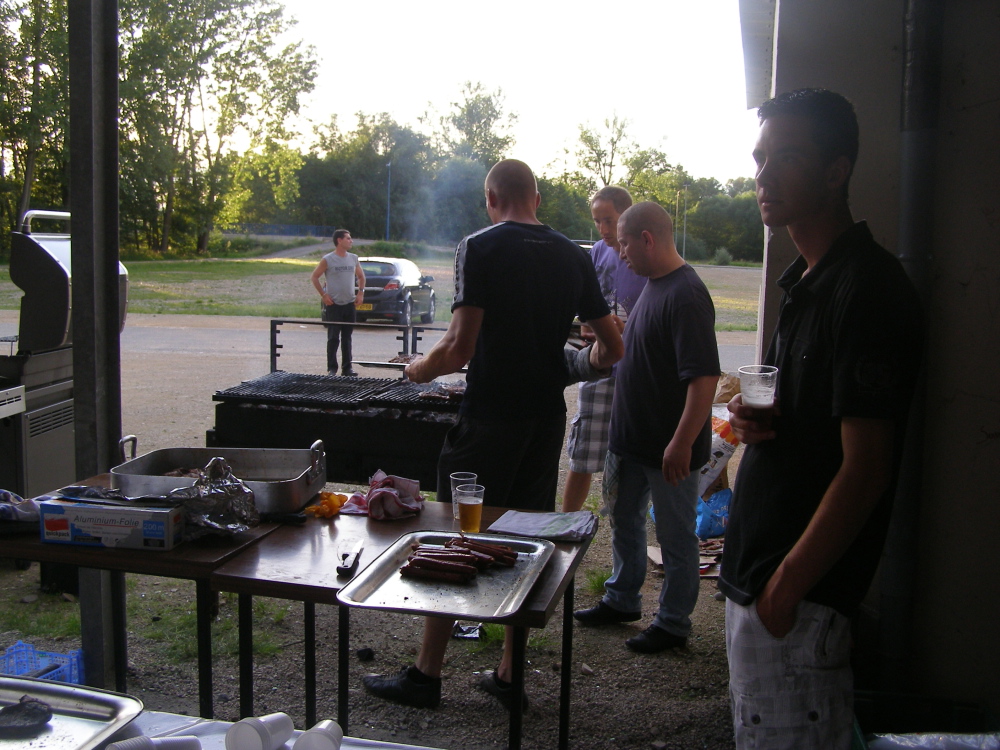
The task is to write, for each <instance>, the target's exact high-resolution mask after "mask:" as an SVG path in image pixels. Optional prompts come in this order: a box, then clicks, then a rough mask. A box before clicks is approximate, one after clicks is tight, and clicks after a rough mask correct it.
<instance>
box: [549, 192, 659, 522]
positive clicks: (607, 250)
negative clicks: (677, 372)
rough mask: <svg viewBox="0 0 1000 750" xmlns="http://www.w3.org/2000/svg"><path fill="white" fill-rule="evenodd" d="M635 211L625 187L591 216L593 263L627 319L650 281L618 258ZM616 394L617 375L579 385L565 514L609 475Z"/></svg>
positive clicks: (603, 197) (611, 301)
mask: <svg viewBox="0 0 1000 750" xmlns="http://www.w3.org/2000/svg"><path fill="white" fill-rule="evenodd" d="M631 205H632V196H631V195H629V193H628V191H627V190H626V189H625V188H620V187H605V188H602V189H600V190H598V191H597V192H596V193H595V194H594V197H593V198H592V199H591V201H590V214H591V216H593V217H594V226H595V227H597V231H598V232H600V234H601V239H600V240H598V241H597V242H596V243H595V244H594V247H593V248H591V250H590V257H591V259H592V260H593V261H594V268H595V269H596V270H597V279H598V281H599V282H600V284H601V293H602V294H603V295H604V299H605V300H606V301H607V303H608V307H609V308H611V312H612V314H614V315H619V316H621V317H622V318H624V317H626V316H627V315H628V313H630V312H631V311H632V306H633V305H634V304H635V301H636V300H637V299H639V294H640V292H642V289H643V287H644V286H646V279H644V278H643V277H642V276H639V275H638V274H636V273H634V272H633V271H632V269H630V268H629V267H628V264H627V263H626V262H625V261H624V260H622V259H621V257H620V256H619V245H618V218H619V217H620V216H621V215H622V213H623V212H624V211H625V209H627V208H628V207H629V206H631ZM586 330H587V329H585V335H586ZM614 392H615V377H614V374H613V373H612V375H611V377H607V378H603V379H601V380H594V381H590V382H583V383H580V393H579V400H578V402H577V412H576V416H575V417H573V422H572V424H571V425H570V431H569V438H568V439H567V440H566V453H567V454H568V455H569V472H568V473H567V474H566V488H565V489H564V490H563V501H562V509H563V512H564V513H568V512H570V511H575V510H580V509H581V508H582V507H583V503H584V502H585V501H586V499H587V494H588V493H589V492H590V480H591V476H592V475H593V474H594V472H596V471H602V470H603V469H604V458H605V456H606V455H607V452H608V426H609V425H610V424H611V399H612V396H613V395H614Z"/></svg>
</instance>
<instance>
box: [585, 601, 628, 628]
mask: <svg viewBox="0 0 1000 750" xmlns="http://www.w3.org/2000/svg"><path fill="white" fill-rule="evenodd" d="M573 618H574V619H575V620H576V621H577V622H579V623H580V624H581V625H613V624H614V623H616V622H635V621H636V620H640V619H642V612H622V611H621V610H620V609H615V608H614V607H612V606H611V605H610V604H605V603H604V602H603V601H601V602H598V603H597V606H596V607H591V608H590V609H578V610H577V611H576V612H574V613H573Z"/></svg>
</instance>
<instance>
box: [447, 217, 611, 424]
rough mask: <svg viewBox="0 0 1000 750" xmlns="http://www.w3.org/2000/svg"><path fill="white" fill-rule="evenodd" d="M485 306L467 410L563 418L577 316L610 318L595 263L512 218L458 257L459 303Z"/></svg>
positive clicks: (547, 231) (490, 415)
mask: <svg viewBox="0 0 1000 750" xmlns="http://www.w3.org/2000/svg"><path fill="white" fill-rule="evenodd" d="M462 305H471V306H473V307H480V308H482V309H483V324H482V328H481V329H480V332H479V338H478V339H477V341H476V351H475V354H474V355H473V357H472V361H471V362H470V363H469V373H468V377H467V378H466V380H467V381H468V388H467V390H466V392H465V398H464V399H463V401H462V413H463V414H467V415H469V416H473V417H477V418H481V419H524V418H527V417H541V416H548V415H553V414H564V413H565V412H566V403H565V401H564V400H563V391H564V390H565V388H566V382H567V370H566V360H565V356H564V354H563V348H564V347H565V345H566V338H567V337H568V336H569V330H570V325H571V324H572V323H573V318H574V317H577V316H579V318H580V320H582V321H587V320H595V319H597V318H602V317H604V316H605V315H608V314H609V312H610V311H609V310H608V305H607V303H606V302H605V301H604V297H603V296H602V295H601V288H600V285H599V284H598V282H597V274H596V273H595V271H594V264H593V263H592V262H591V260H590V257H589V256H588V255H587V254H586V253H585V252H584V251H583V249H582V248H581V247H580V246H579V245H577V244H575V243H574V242H572V241H570V240H568V239H566V237H564V236H563V235H561V234H559V233H558V232H557V231H555V230H554V229H552V228H551V227H548V226H546V225H544V224H520V223H517V222H512V221H506V222H501V223H499V224H495V225H493V226H491V227H487V228H486V229H482V230H480V231H479V232H476V233H475V234H472V235H469V236H468V237H466V238H465V239H464V240H462V242H461V243H459V246H458V250H457V252H456V253H455V302H454V304H452V311H454V310H455V309H456V308H458V307H461V306H462Z"/></svg>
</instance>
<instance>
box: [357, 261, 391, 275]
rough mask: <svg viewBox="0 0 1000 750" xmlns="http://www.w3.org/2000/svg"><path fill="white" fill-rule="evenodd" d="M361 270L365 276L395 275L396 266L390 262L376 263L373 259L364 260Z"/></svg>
mask: <svg viewBox="0 0 1000 750" xmlns="http://www.w3.org/2000/svg"><path fill="white" fill-rule="evenodd" d="M361 270H362V271H364V272H365V276H395V275H396V267H395V266H394V265H392V263H376V262H373V261H365V262H364V263H362V264H361Z"/></svg>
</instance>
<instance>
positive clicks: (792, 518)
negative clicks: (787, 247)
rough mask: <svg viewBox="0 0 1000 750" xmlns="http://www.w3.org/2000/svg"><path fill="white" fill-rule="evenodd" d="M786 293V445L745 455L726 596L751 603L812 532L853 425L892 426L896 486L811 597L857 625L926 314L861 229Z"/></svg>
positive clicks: (782, 425) (729, 537) (800, 262)
mask: <svg viewBox="0 0 1000 750" xmlns="http://www.w3.org/2000/svg"><path fill="white" fill-rule="evenodd" d="M805 268H806V264H805V261H804V259H802V258H801V257H800V258H798V259H796V261H795V262H794V263H792V265H791V266H789V268H788V269H787V270H786V271H785V273H784V274H783V275H782V277H781V278H780V279H779V280H778V284H779V286H780V287H781V288H782V289H783V290H784V295H783V297H782V300H781V307H780V313H779V317H778V325H777V328H776V329H775V333H774V336H773V337H772V340H771V345H770V348H769V349H768V352H767V356H766V357H765V360H764V361H765V363H767V364H773V365H777V366H778V387H777V399H778V402H779V404H780V406H781V412H782V414H781V416H780V417H777V418H776V419H775V431H776V433H777V437H776V438H775V439H774V440H768V441H765V442H763V443H759V444H757V445H751V446H747V448H746V452H745V453H744V455H743V458H742V460H741V461H740V468H739V471H738V473H737V475H736V480H735V482H734V484H733V492H734V495H733V500H732V503H731V505H730V508H729V514H730V515H729V525H728V526H727V528H726V551H725V554H724V555H723V561H722V570H721V574H720V579H719V588H720V589H721V590H722V591H723V592H724V593H725V594H726V596H728V597H729V598H730V599H733V600H734V601H735V602H737V603H738V604H742V605H746V604H749V603H750V602H751V601H753V599H754V598H755V597H756V596H757V595H758V594H759V593H760V591H761V589H763V587H764V585H765V584H766V583H767V581H768V579H769V578H770V577H771V575H772V574H773V573H774V571H775V569H776V568H777V567H778V565H779V564H780V563H781V561H782V560H783V559H784V557H785V555H787V554H788V552H789V550H790V549H791V548H792V546H794V544H795V543H796V542H797V541H798V539H799V537H801V535H802V533H803V532H804V531H805V528H806V526H807V525H808V524H809V522H810V520H811V519H812V517H813V514H814V513H815V511H816V508H817V507H818V506H819V503H820V501H821V500H822V499H823V495H824V494H825V493H826V490H827V488H828V487H829V486H830V482H831V481H832V480H833V477H834V475H835V474H836V473H837V471H839V469H840V465H841V462H842V460H843V452H842V446H841V435H840V420H841V418H843V417H860V418H872V419H891V420H893V421H894V425H895V442H894V445H895V452H896V455H895V457H894V460H893V466H892V470H893V475H892V476H893V487H891V488H890V489H889V490H888V491H887V492H886V494H885V495H884V496H883V498H882V500H881V501H880V502H879V504H878V506H877V507H876V509H875V510H874V512H873V513H872V515H871V517H870V518H869V520H868V522H867V523H866V524H865V526H864V528H863V529H862V530H861V532H860V534H859V535H858V537H857V538H856V539H855V541H854V542H853V544H852V545H851V546H850V547H849V549H848V550H847V552H846V553H845V554H844V556H843V557H842V558H841V559H840V560H839V561H838V562H837V563H836V564H835V565H834V567H833V568H832V569H831V570H830V571H829V572H828V573H827V574H826V576H824V577H823V578H822V579H821V580H820V582H819V583H818V584H817V585H816V586H815V587H814V588H813V589H812V590H811V591H810V592H809V593H808V594H807V595H806V597H805V598H806V599H807V600H809V601H812V602H815V603H817V604H822V605H825V606H828V607H832V608H834V609H836V610H838V611H839V612H841V613H843V614H845V615H848V616H850V615H851V614H853V613H854V611H855V610H856V609H857V607H858V606H859V604H860V603H861V600H862V599H863V598H864V595H865V593H866V592H867V590H868V586H869V585H870V584H871V580H872V577H873V576H874V574H875V568H876V567H877V565H878V560H879V557H880V555H881V551H882V545H883V542H884V541H885V534H886V531H887V529H888V523H889V514H890V511H891V503H892V495H893V492H894V485H895V477H896V472H897V470H898V468H899V456H900V452H901V447H902V443H903V438H904V435H905V430H906V418H907V413H908V411H909V405H910V400H911V398H912V395H913V388H914V383H915V380H916V375H917V369H918V366H919V362H920V350H921V344H922V335H921V323H920V308H919V301H918V298H917V294H916V291H915V290H914V288H913V285H912V284H911V283H910V280H909V279H908V278H907V276H906V274H905V272H904V271H903V268H902V266H901V265H900V263H899V261H898V260H896V258H894V257H893V256H892V255H890V254H889V253H888V252H887V251H886V250H885V249H884V248H882V247H881V246H879V245H878V244H877V243H876V242H875V240H874V239H873V238H872V236H871V233H870V232H869V230H868V227H867V226H866V225H865V224H864V222H861V223H859V224H856V225H855V226H854V227H852V228H851V229H849V230H847V231H846V232H845V233H844V234H842V235H841V236H840V237H839V238H837V240H836V241H835V242H834V244H833V246H832V247H831V248H830V250H829V251H828V252H827V254H826V255H825V256H824V257H823V258H822V259H821V260H820V262H819V263H817V264H816V266H815V267H814V268H813V270H812V271H810V272H809V273H808V274H807V275H806V276H805V277H803V276H802V272H803V271H804V270H805Z"/></svg>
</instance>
